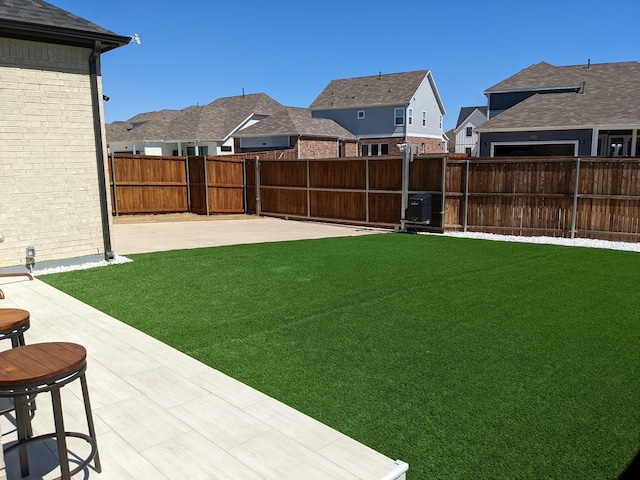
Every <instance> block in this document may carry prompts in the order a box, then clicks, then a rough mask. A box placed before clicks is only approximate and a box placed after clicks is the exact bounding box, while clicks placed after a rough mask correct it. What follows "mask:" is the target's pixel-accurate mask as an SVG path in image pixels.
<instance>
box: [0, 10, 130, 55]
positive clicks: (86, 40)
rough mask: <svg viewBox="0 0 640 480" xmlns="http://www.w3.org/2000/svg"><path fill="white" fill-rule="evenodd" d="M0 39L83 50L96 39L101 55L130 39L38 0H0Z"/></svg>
mask: <svg viewBox="0 0 640 480" xmlns="http://www.w3.org/2000/svg"><path fill="white" fill-rule="evenodd" d="M105 8H106V7H105ZM0 36H2V37H7V38H19V39H23V40H33V41H39V42H48V43H59V44H63V45H72V46H79V47H87V48H93V46H94V42H95V41H96V40H99V41H100V42H101V51H102V52H106V51H108V50H112V49H114V48H117V47H119V46H122V45H126V44H127V43H129V41H130V40H131V38H130V37H128V36H122V35H117V34H115V33H113V32H112V31H110V30H107V29H106V28H103V27H101V26H99V25H96V24H95V23H92V22H90V21H88V20H85V19H84V18H81V17H78V16H77V15H74V14H72V13H70V12H67V11H66V10H63V9H61V8H58V7H56V6H54V5H51V4H49V3H47V2H44V1H42V0H0Z"/></svg>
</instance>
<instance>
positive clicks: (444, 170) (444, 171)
mask: <svg viewBox="0 0 640 480" xmlns="http://www.w3.org/2000/svg"><path fill="white" fill-rule="evenodd" d="M446 201H447V156H446V155H443V156H442V213H441V214H440V226H441V227H442V233H444V220H445V212H446V211H447V208H446Z"/></svg>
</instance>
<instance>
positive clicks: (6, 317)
mask: <svg viewBox="0 0 640 480" xmlns="http://www.w3.org/2000/svg"><path fill="white" fill-rule="evenodd" d="M29 327H30V321H29V312H28V311H26V310H22V309H21V308H0V340H5V339H7V338H9V339H11V346H12V347H13V348H15V347H18V346H21V345H24V332H25V331H26V330H28V329H29Z"/></svg>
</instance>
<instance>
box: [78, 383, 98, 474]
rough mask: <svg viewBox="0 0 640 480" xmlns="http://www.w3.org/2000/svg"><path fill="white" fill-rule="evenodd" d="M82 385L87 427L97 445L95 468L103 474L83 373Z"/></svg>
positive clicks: (94, 460)
mask: <svg viewBox="0 0 640 480" xmlns="http://www.w3.org/2000/svg"><path fill="white" fill-rule="evenodd" d="M80 385H82V398H83V399H84V411H85V413H86V415H87V427H88V428H89V436H90V437H91V438H93V441H94V442H95V443H96V455H95V456H94V457H93V466H94V468H95V470H96V472H98V473H100V472H102V466H101V465H100V454H99V453H98V440H97V438H96V429H95V427H94V425H93V414H92V413H91V402H90V400H89V388H88V387H87V377H86V376H85V374H84V373H83V374H82V375H81V376H80Z"/></svg>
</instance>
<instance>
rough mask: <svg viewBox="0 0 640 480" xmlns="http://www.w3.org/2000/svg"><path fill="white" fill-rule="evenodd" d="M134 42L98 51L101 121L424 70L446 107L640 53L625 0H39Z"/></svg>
mask: <svg viewBox="0 0 640 480" xmlns="http://www.w3.org/2000/svg"><path fill="white" fill-rule="evenodd" d="M48 1H49V2H50V3H52V4H54V5H56V6H58V7H60V8H63V9H65V10H68V11H70V12H72V13H74V14H76V15H78V16H81V17H84V18H86V19H87V20H90V21H92V22H94V23H97V24H98V25H100V26H102V27H105V28H108V29H109V30H112V31H113V32H115V33H117V34H120V35H133V34H134V33H137V34H139V35H140V38H141V40H142V44H141V45H139V46H138V45H135V44H133V43H131V44H129V45H127V46H125V47H121V48H118V49H116V50H113V51H111V52H108V53H106V54H105V55H103V57H102V75H103V85H104V93H105V94H106V95H108V96H109V97H110V101H109V102H108V103H106V104H105V116H106V121H107V122H112V121H114V120H126V119H128V118H130V117H132V116H134V115H136V114H137V113H142V112H148V111H153V110H161V109H165V108H168V109H182V108H185V107H188V106H190V105H197V104H200V105H204V104H207V103H209V102H212V101H213V100H215V99H217V98H220V97H228V96H234V95H241V94H242V91H243V89H244V92H245V93H258V92H264V93H266V94H267V95H269V96H271V97H272V98H274V99H275V100H277V101H278V102H280V103H282V104H284V105H287V106H293V107H308V106H309V105H310V104H311V103H312V102H313V100H314V99H315V98H316V97H317V96H318V95H319V94H320V92H321V91H322V90H323V89H324V87H325V86H326V85H327V84H328V83H329V82H330V81H331V80H333V79H339V78H350V77H360V76H368V75H377V74H378V72H382V73H397V72H406V71H413V70H422V69H430V70H431V71H432V72H433V75H434V78H435V81H436V84H437V86H438V89H439V91H440V95H441V97H442V99H443V102H444V104H445V108H446V109H447V115H446V116H445V124H444V127H445V130H447V129H450V128H453V127H454V126H455V122H456V120H457V118H458V113H459V111H460V108H461V107H464V106H473V105H484V104H485V103H486V98H485V96H484V94H483V92H484V90H486V89H487V88H489V87H491V86H492V85H494V84H496V83H498V82H500V81H501V80H503V79H505V78H507V77H509V76H511V75H513V74H514V73H516V72H518V71H520V70H522V69H523V68H526V67H528V66H530V65H533V64H535V63H538V62H541V61H545V62H548V63H551V64H554V65H577V64H582V63H586V62H587V59H591V62H592V63H606V62H619V61H631V60H635V61H639V60H640V26H639V25H640V24H639V22H640V1H638V0H609V1H608V2H601V1H595V0H580V1H577V0H537V1H535V2H531V1H523V0H483V1H478V0H475V1H470V0H457V1H455V2H447V1H446V0H440V1H432V0H395V1H379V0H322V1H318V2H303V1H292V0H272V1H264V0H261V1H259V0H245V1H228V2H222V1H214V0H182V1H169V0H153V1H151V0H126V1H125V0H108V1H106V2H101V1H97V0H48Z"/></svg>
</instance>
